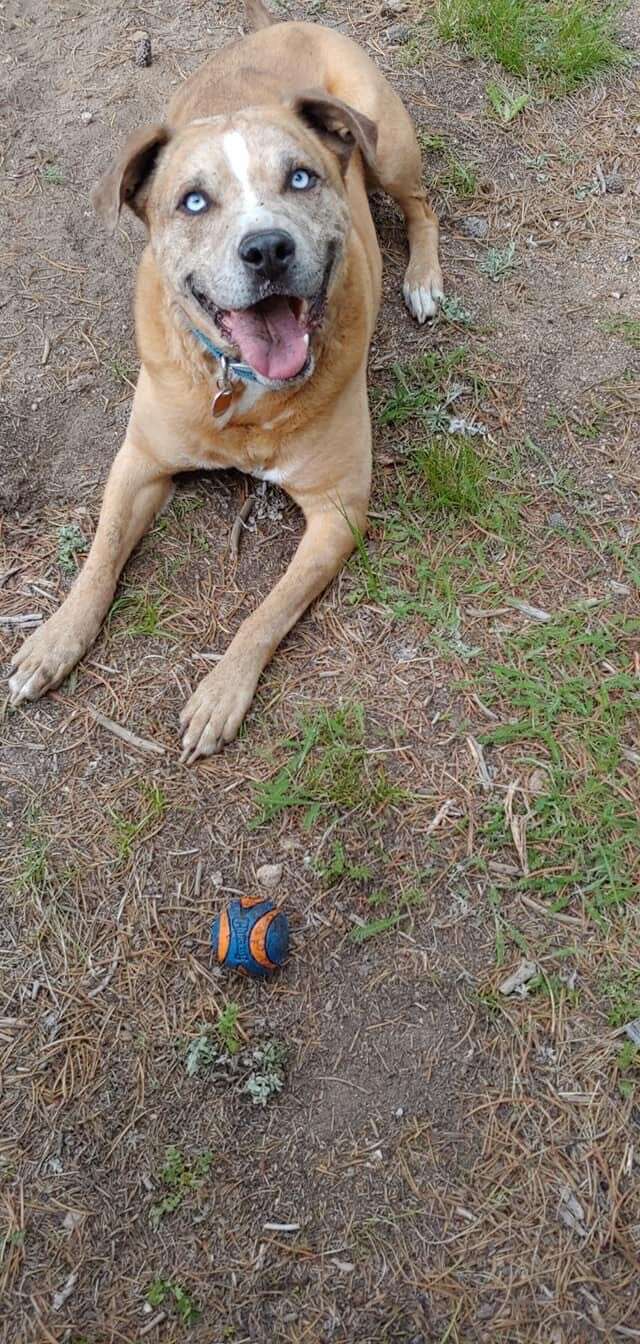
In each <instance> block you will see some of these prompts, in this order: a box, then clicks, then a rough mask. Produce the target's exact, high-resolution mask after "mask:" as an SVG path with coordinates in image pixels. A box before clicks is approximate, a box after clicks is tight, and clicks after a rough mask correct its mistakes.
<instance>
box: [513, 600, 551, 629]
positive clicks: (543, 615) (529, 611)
mask: <svg viewBox="0 0 640 1344" xmlns="http://www.w3.org/2000/svg"><path fill="white" fill-rule="evenodd" d="M504 600H505V602H507V603H508V605H509V606H510V607H515V609H516V611H520V612H522V615H523V616H528V617H529V620H530V621H540V623H541V625H546V624H547V622H548V621H551V620H553V617H552V616H551V615H550V613H549V612H548V611H543V610H542V607H532V606H531V605H530V604H529V602H523V601H522V600H521V598H519V597H505V599H504Z"/></svg>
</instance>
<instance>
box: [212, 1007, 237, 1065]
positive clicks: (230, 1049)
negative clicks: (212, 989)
mask: <svg viewBox="0 0 640 1344" xmlns="http://www.w3.org/2000/svg"><path fill="white" fill-rule="evenodd" d="M239 1016H240V1005H239V1004H238V1003H227V1004H226V1005H225V1007H224V1008H223V1010H222V1012H221V1013H220V1016H219V1018H218V1021H217V1022H216V1031H217V1033H218V1036H219V1037H220V1040H221V1041H222V1044H223V1046H224V1048H225V1050H226V1051H227V1053H228V1054H229V1055H237V1053H238V1051H239V1049H240V1037H239V1036H238V1018H239Z"/></svg>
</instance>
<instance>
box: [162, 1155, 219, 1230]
mask: <svg viewBox="0 0 640 1344" xmlns="http://www.w3.org/2000/svg"><path fill="white" fill-rule="evenodd" d="M212 1162H213V1156H212V1154H211V1153H208V1152H204V1153H199V1154H198V1155H197V1157H195V1158H193V1160H191V1161H189V1160H188V1159H187V1158H185V1157H184V1155H183V1153H181V1151H180V1149H179V1148H176V1147H175V1146H174V1145H173V1144H172V1145H170V1147H168V1148H167V1149H166V1150H165V1155H164V1162H163V1164H162V1169H161V1171H160V1181H161V1183H162V1185H163V1186H164V1187H165V1189H166V1191H167V1193H166V1194H165V1195H163V1197H162V1199H161V1200H159V1201H158V1203H157V1204H152V1205H151V1208H150V1210H149V1221H150V1223H151V1226H152V1227H153V1228H154V1230H155V1231H157V1229H158V1228H159V1226H160V1223H161V1222H162V1219H163V1218H166V1217H167V1215H168V1214H170V1213H174V1212H175V1210H176V1209H179V1208H180V1205H181V1204H182V1203H183V1202H184V1200H185V1199H186V1198H187V1196H188V1195H190V1194H192V1193H193V1192H195V1191H197V1190H199V1189H200V1187H201V1185H202V1184H203V1183H204V1181H205V1180H206V1178H207V1176H208V1175H209V1172H210V1170H211V1164H212Z"/></svg>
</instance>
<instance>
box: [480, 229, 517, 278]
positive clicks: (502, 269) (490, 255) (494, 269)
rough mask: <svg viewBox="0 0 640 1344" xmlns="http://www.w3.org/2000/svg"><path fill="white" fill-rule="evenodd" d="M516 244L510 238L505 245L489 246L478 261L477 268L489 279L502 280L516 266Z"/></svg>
mask: <svg viewBox="0 0 640 1344" xmlns="http://www.w3.org/2000/svg"><path fill="white" fill-rule="evenodd" d="M517 264H518V263H517V261H516V245H515V240H514V239H512V240H511V242H510V243H507V245H506V247H489V248H488V249H487V251H486V252H485V254H484V257H482V259H481V260H480V261H479V263H478V270H479V271H481V272H482V274H483V275H486V276H487V278H488V279H489V280H492V281H493V283H494V284H497V283H498V282H499V281H500V280H504V279H505V277H506V276H507V275H510V274H511V272H512V271H513V270H514V269H515V267H516V266H517Z"/></svg>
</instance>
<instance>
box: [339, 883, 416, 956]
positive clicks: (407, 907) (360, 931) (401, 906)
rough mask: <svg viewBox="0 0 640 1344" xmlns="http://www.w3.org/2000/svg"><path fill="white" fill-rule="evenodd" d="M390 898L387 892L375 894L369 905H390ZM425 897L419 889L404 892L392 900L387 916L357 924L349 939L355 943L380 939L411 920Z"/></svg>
mask: <svg viewBox="0 0 640 1344" xmlns="http://www.w3.org/2000/svg"><path fill="white" fill-rule="evenodd" d="M389 900H390V898H389V897H388V896H387V894H386V892H383V891H379V892H374V893H372V895H371V896H370V897H369V904H370V905H372V906H374V907H379V906H381V905H382V906H384V905H388V904H389ZM423 901H424V895H423V893H422V892H421V891H420V890H419V889H414V888H410V889H408V890H407V891H403V892H401V893H400V894H399V896H398V897H395V898H392V900H391V904H392V907H393V908H392V909H391V911H390V913H389V914H387V915H378V916H377V917H376V918H375V919H369V920H366V921H365V922H364V923H363V924H357V925H356V927H355V929H352V930H351V933H350V934H349V937H350V939H351V941H352V942H353V943H366V942H368V941H369V939H370V938H379V937H380V935H381V934H383V933H391V931H392V930H393V929H395V928H397V927H398V925H399V924H402V923H403V921H405V920H408V919H411V917H412V915H413V914H414V911H415V907H416V906H420V905H422V903H423Z"/></svg>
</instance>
